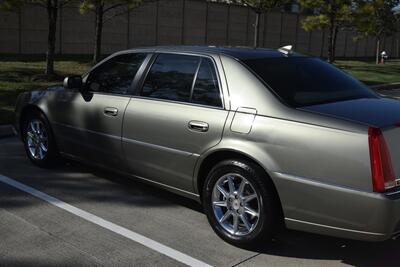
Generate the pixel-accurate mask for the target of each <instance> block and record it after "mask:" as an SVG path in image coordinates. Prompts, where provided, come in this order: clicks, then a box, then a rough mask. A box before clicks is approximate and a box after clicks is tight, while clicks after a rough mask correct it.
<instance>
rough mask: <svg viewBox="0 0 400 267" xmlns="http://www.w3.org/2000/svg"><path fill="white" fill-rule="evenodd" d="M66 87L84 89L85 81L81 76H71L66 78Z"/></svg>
mask: <svg viewBox="0 0 400 267" xmlns="http://www.w3.org/2000/svg"><path fill="white" fill-rule="evenodd" d="M63 85H64V88H66V89H79V90H80V89H82V86H83V82H82V77H81V76H70V77H66V78H65V79H64V83H63Z"/></svg>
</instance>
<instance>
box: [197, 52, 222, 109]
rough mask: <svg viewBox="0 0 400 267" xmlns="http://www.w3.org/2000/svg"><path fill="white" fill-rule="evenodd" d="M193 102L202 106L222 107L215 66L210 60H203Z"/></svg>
mask: <svg viewBox="0 0 400 267" xmlns="http://www.w3.org/2000/svg"><path fill="white" fill-rule="evenodd" d="M192 102H193V103H196V104H201V105H209V106H216V107H220V106H221V96H220V91H219V85H218V79H217V74H216V72H215V68H214V64H213V63H212V61H211V60H210V59H208V58H203V59H202V60H201V65H200V68H199V72H198V73H197V78H196V82H195V84H194V88H193V95H192Z"/></svg>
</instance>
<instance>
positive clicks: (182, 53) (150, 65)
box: [132, 50, 225, 110]
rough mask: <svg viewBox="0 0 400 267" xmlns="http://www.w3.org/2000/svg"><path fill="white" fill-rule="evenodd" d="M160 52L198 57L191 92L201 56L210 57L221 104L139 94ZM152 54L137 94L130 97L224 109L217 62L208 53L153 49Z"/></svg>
mask: <svg viewBox="0 0 400 267" xmlns="http://www.w3.org/2000/svg"><path fill="white" fill-rule="evenodd" d="M160 54H172V55H183V56H195V57H199V58H200V60H199V65H198V68H197V70H196V73H195V76H194V78H193V84H192V88H191V92H192V91H193V86H194V84H195V82H196V78H197V73H198V71H199V69H200V64H201V62H202V58H208V59H210V60H211V62H212V64H213V66H214V72H215V75H216V77H217V82H218V90H219V98H220V100H221V105H220V106H218V107H217V106H212V105H201V104H195V103H191V102H185V101H175V100H169V99H161V98H154V97H146V96H142V95H140V94H141V93H142V89H143V85H144V82H145V80H146V78H147V75H148V74H149V72H150V70H151V67H152V66H153V64H154V62H155V61H156V60H157V57H158V55H160ZM153 56H154V58H153V60H151V62H148V66H147V70H146V71H145V72H144V73H143V77H142V81H141V82H140V84H139V85H138V87H139V89H138V92H137V95H134V96H132V97H135V98H146V99H151V100H155V101H163V102H165V101H167V102H172V103H177V104H189V105H194V106H201V107H207V108H213V109H221V110H225V102H224V99H225V97H224V92H223V90H222V82H221V77H220V75H219V72H218V67H217V64H216V62H215V59H214V58H213V57H212V56H210V55H208V54H203V53H191V52H175V51H158V50H157V51H155V53H154V55H153Z"/></svg>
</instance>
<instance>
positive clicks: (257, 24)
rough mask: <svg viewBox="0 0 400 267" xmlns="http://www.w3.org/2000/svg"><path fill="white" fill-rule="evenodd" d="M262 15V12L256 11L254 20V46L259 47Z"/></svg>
mask: <svg viewBox="0 0 400 267" xmlns="http://www.w3.org/2000/svg"><path fill="white" fill-rule="evenodd" d="M260 15H261V13H260V12H258V11H256V20H255V22H254V43H253V46H254V48H257V47H258V46H259V43H260Z"/></svg>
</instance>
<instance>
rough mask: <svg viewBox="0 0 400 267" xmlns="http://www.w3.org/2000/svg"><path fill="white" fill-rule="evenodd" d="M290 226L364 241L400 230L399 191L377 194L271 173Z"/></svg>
mask: <svg viewBox="0 0 400 267" xmlns="http://www.w3.org/2000/svg"><path fill="white" fill-rule="evenodd" d="M273 180H274V182H275V185H276V187H277V190H278V193H279V197H280V199H281V203H282V207H283V212H284V215H285V222H286V226H287V227H288V228H290V229H295V230H301V231H306V232H312V233H317V234H323V235H330V236H335V237H341V238H349V239H356V240H365V241H384V240H387V239H390V238H392V237H393V236H395V235H397V234H399V233H400V192H397V193H394V194H387V195H385V194H378V193H371V192H363V191H358V190H354V189H350V188H345V187H340V186H334V185H328V184H324V183H320V182H316V181H311V180H307V179H302V178H298V177H293V176H290V175H285V174H281V173H275V175H274V177H273Z"/></svg>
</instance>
